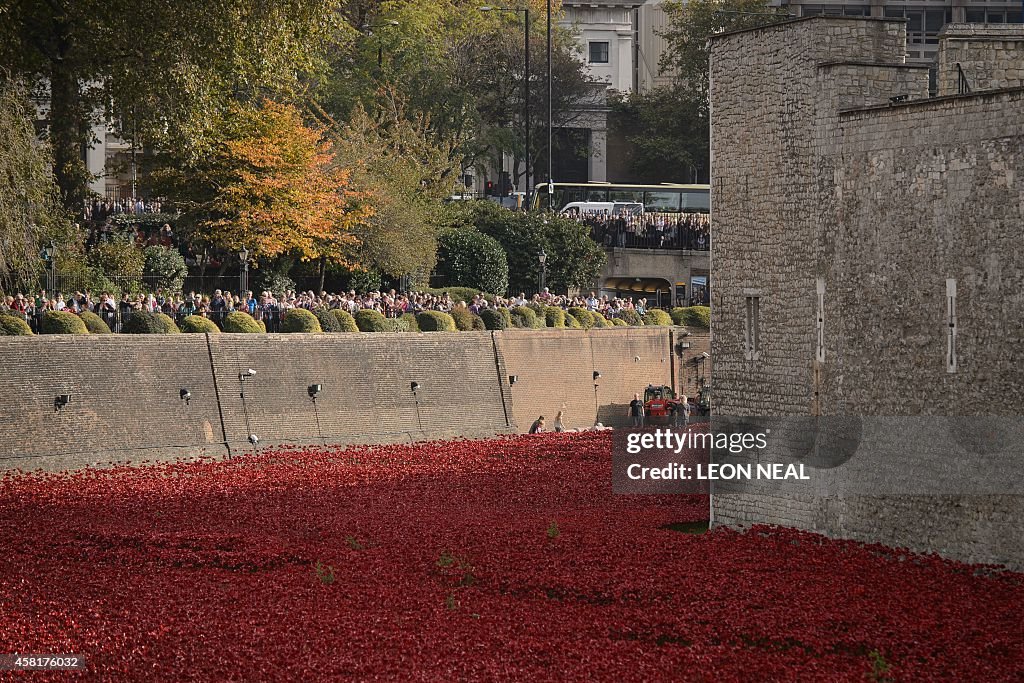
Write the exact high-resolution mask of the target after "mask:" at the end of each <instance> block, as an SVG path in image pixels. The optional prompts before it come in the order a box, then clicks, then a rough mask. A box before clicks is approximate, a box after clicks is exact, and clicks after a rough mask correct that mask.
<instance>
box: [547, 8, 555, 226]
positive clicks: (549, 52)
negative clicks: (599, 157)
mask: <svg viewBox="0 0 1024 683" xmlns="http://www.w3.org/2000/svg"><path fill="white" fill-rule="evenodd" d="M552 90H553V89H552V87H551V0H548V195H549V197H548V199H549V205H548V208H549V209H550V208H551V206H550V195H551V193H552V192H553V191H554V188H553V187H552V186H551V183H552V180H551V175H552V171H551V168H552V166H551V140H552V126H553V117H552V115H551V111H552V109H551V106H552V105H551V93H552Z"/></svg>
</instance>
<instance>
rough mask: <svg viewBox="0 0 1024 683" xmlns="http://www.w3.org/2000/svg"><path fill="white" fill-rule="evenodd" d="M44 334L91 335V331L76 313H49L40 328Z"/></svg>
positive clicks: (44, 316) (44, 317) (44, 315)
mask: <svg viewBox="0 0 1024 683" xmlns="http://www.w3.org/2000/svg"><path fill="white" fill-rule="evenodd" d="M39 331H40V332H41V333H42V334H89V329H88V328H87V327H86V326H85V323H84V322H82V319H81V318H79V317H78V316H77V315H75V314H74V313H69V312H68V311H47V312H46V313H43V321H42V324H41V325H40V327H39Z"/></svg>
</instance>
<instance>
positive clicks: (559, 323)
mask: <svg viewBox="0 0 1024 683" xmlns="http://www.w3.org/2000/svg"><path fill="white" fill-rule="evenodd" d="M544 324H545V325H547V326H548V327H557V328H564V327H565V311H563V310H562V309H561V308H559V307H558V306H545V307H544Z"/></svg>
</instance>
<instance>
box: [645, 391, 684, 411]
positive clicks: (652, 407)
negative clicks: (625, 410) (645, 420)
mask: <svg viewBox="0 0 1024 683" xmlns="http://www.w3.org/2000/svg"><path fill="white" fill-rule="evenodd" d="M678 406H679V400H678V399H677V398H676V392H675V391H673V390H672V387H667V386H660V387H656V386H654V385H653V384H648V385H647V388H646V389H644V413H645V414H646V415H647V417H649V418H650V417H670V416H672V415H674V414H675V411H676V408H677V407H678Z"/></svg>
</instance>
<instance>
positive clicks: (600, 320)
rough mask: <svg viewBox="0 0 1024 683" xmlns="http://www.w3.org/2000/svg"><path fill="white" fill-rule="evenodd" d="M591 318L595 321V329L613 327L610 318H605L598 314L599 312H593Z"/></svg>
mask: <svg viewBox="0 0 1024 683" xmlns="http://www.w3.org/2000/svg"><path fill="white" fill-rule="evenodd" d="M590 317H591V318H593V319H594V327H595V328H600V327H611V326H612V324H611V322H610V321H609V320H608V318H606V317H604V316H603V315H602V314H600V313H598V312H597V311H591V312H590Z"/></svg>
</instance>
